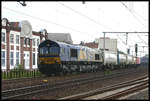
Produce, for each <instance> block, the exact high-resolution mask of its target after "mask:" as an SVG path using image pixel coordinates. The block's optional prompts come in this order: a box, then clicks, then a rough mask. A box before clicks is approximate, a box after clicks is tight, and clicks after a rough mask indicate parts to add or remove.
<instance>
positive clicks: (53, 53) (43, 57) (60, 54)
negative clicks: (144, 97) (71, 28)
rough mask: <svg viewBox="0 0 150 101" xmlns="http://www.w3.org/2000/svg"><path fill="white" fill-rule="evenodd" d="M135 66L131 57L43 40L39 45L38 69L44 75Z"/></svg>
mask: <svg viewBox="0 0 150 101" xmlns="http://www.w3.org/2000/svg"><path fill="white" fill-rule="evenodd" d="M132 64H135V59H134V57H133V56H129V55H126V54H121V53H114V52H110V51H105V53H104V52H102V51H100V50H97V49H92V48H89V47H86V46H79V45H71V44H67V43H63V42H58V41H52V40H45V41H43V42H42V43H41V44H40V45H39V56H38V69H39V70H40V72H42V73H43V74H45V75H51V74H66V73H72V72H95V71H99V70H103V69H106V68H111V69H112V68H120V67H128V66H130V65H132Z"/></svg>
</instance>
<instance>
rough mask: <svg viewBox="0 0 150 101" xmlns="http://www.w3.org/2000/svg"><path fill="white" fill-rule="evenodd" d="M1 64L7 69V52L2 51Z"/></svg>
mask: <svg viewBox="0 0 150 101" xmlns="http://www.w3.org/2000/svg"><path fill="white" fill-rule="evenodd" d="M1 63H2V64H1V65H2V66H4V67H5V51H1Z"/></svg>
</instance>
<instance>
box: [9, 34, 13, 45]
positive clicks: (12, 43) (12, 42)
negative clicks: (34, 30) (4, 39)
mask: <svg viewBox="0 0 150 101" xmlns="http://www.w3.org/2000/svg"><path fill="white" fill-rule="evenodd" d="M12 36H13V38H12ZM12 39H13V40H12ZM12 41H13V42H12ZM10 43H11V44H13V43H14V34H10Z"/></svg>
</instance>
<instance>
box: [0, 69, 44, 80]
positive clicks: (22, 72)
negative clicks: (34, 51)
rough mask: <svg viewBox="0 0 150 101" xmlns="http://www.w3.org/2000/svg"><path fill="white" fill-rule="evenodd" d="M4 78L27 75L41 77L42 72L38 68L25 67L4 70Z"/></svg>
mask: <svg viewBox="0 0 150 101" xmlns="http://www.w3.org/2000/svg"><path fill="white" fill-rule="evenodd" d="M1 75H2V79H13V78H26V77H39V76H41V75H42V74H41V73H40V72H39V70H38V69H33V70H24V69H12V70H9V71H7V70H2V71H1Z"/></svg>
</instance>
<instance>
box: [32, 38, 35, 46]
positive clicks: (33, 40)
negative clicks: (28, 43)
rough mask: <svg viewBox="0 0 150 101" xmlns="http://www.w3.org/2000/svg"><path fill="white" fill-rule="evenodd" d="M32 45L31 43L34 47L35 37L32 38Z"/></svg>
mask: <svg viewBox="0 0 150 101" xmlns="http://www.w3.org/2000/svg"><path fill="white" fill-rule="evenodd" d="M32 45H33V47H35V45H36V44H35V39H32Z"/></svg>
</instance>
